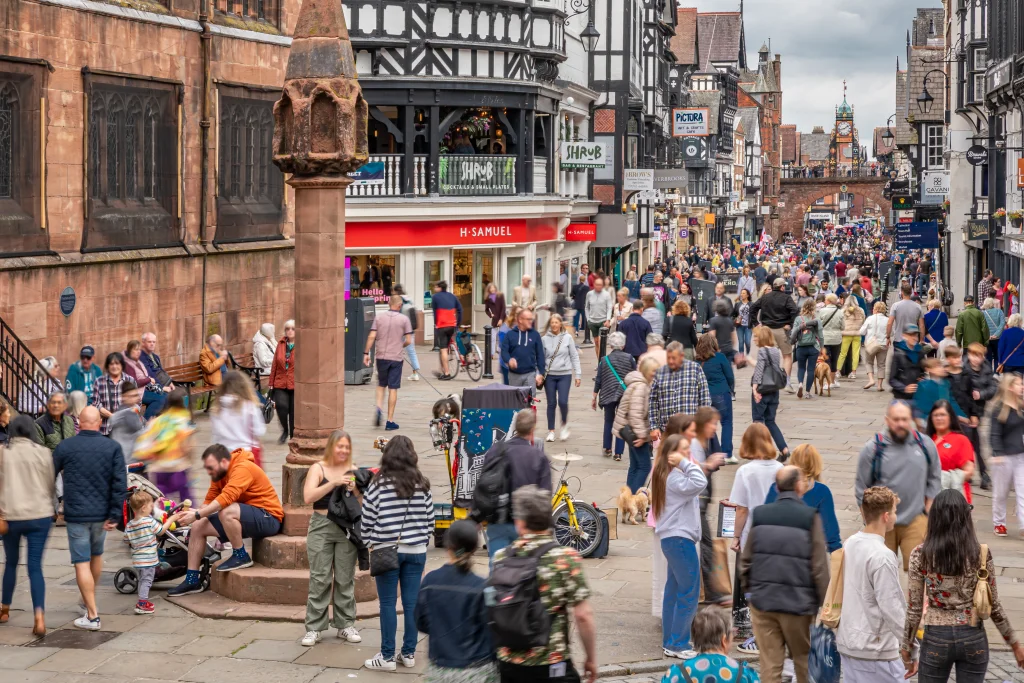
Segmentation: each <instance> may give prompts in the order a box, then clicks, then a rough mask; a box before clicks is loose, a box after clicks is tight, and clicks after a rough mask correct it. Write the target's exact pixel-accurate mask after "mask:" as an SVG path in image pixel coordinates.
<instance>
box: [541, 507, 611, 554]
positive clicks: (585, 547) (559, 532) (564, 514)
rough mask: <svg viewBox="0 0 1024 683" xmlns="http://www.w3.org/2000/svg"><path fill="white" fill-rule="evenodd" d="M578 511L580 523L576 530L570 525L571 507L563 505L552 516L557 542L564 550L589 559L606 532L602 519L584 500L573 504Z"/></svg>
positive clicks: (577, 516) (577, 519)
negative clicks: (570, 549)
mask: <svg viewBox="0 0 1024 683" xmlns="http://www.w3.org/2000/svg"><path fill="white" fill-rule="evenodd" d="M572 506H573V509H574V510H575V511H576V521H577V522H578V523H579V526H578V527H577V528H574V527H572V526H571V525H570V523H569V506H568V505H567V504H566V503H562V504H561V505H559V506H558V507H557V508H555V512H554V514H553V515H552V517H553V518H554V521H555V541H557V542H558V545H560V546H562V547H564V548H572V549H573V550H575V551H576V552H578V553H579V554H580V555H581V556H583V557H588V556H589V555H590V554H591V553H593V552H594V551H595V550H597V546H598V544H599V543H600V542H601V537H602V535H603V534H604V530H603V529H602V527H601V518H600V517H599V516H598V514H597V510H595V509H594V507H593V506H592V505H590V504H589V503H584V502H583V501H582V500H574V501H573V502H572Z"/></svg>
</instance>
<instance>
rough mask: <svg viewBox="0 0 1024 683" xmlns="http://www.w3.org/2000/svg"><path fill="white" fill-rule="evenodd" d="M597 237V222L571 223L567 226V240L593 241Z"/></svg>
mask: <svg viewBox="0 0 1024 683" xmlns="http://www.w3.org/2000/svg"><path fill="white" fill-rule="evenodd" d="M596 239H597V223H570V224H569V225H567V226H566V227H565V241H566V242H593V241H594V240H596Z"/></svg>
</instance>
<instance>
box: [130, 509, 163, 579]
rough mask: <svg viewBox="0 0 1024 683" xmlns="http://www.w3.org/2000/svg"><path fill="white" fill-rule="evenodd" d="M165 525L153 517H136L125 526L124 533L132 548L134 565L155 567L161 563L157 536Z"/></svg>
mask: <svg viewBox="0 0 1024 683" xmlns="http://www.w3.org/2000/svg"><path fill="white" fill-rule="evenodd" d="M162 527H163V525H162V524H160V522H158V521H156V520H155V519H153V518H152V517H136V518H135V519H133V520H132V521H130V522H128V524H127V526H125V528H124V535H125V536H126V537H127V538H128V544H129V545H130V546H131V548H132V566H133V567H155V566H157V565H158V564H160V558H159V556H158V554H157V549H156V548H157V543H156V536H157V534H159V533H160V529H161V528H162Z"/></svg>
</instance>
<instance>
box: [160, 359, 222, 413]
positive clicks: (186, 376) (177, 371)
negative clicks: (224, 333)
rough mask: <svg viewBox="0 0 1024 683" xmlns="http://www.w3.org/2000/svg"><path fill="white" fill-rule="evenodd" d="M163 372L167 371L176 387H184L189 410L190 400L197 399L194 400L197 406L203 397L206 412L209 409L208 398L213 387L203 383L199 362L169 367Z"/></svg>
mask: <svg viewBox="0 0 1024 683" xmlns="http://www.w3.org/2000/svg"><path fill="white" fill-rule="evenodd" d="M164 370H166V371H167V374H168V375H169V376H170V378H171V380H172V381H173V382H174V383H175V384H176V385H178V386H181V387H184V389H185V390H186V391H187V392H188V397H189V402H188V404H189V409H192V408H193V407H194V406H193V403H192V400H191V399H192V398H193V397H198V398H197V400H196V404H197V405H198V404H199V403H201V402H202V400H203V398H204V397H205V398H206V410H209V409H210V396H211V395H212V394H213V391H214V389H215V387H212V386H209V385H207V384H206V383H204V382H203V367H202V366H201V365H200V364H199V361H195V362H193V363H183V364H182V365H171V366H169V367H166V368H164Z"/></svg>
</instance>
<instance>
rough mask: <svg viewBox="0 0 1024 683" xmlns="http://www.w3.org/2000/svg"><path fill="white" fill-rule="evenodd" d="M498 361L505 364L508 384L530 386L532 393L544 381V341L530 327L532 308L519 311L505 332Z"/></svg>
mask: <svg viewBox="0 0 1024 683" xmlns="http://www.w3.org/2000/svg"><path fill="white" fill-rule="evenodd" d="M501 360H502V361H503V362H504V363H505V365H507V366H508V385H509V386H510V387H530V390H531V393H532V392H534V391H536V388H537V386H539V385H540V383H541V382H542V381H543V380H544V344H543V343H542V342H541V340H540V334H538V332H537V330H535V329H533V311H531V310H529V309H526V308H524V309H523V310H521V311H520V312H519V317H518V318H516V327H514V328H512V329H511V330H509V331H508V332H506V333H505V337H504V339H502V340H501Z"/></svg>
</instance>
